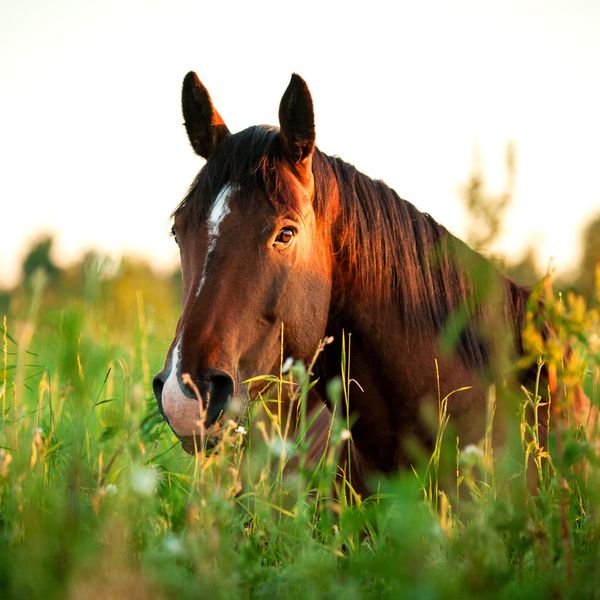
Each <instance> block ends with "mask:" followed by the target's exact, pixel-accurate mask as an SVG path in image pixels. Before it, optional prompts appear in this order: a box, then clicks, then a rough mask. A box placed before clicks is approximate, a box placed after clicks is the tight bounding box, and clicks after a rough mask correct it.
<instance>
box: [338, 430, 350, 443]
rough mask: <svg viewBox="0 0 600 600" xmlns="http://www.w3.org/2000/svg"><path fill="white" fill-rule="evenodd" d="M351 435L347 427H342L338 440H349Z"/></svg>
mask: <svg viewBox="0 0 600 600" xmlns="http://www.w3.org/2000/svg"><path fill="white" fill-rule="evenodd" d="M351 437H352V432H351V431H350V430H349V429H342V431H341V432H340V440H342V441H343V442H345V441H346V440H349V439H350V438H351Z"/></svg>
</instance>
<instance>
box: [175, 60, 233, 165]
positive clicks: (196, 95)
mask: <svg viewBox="0 0 600 600" xmlns="http://www.w3.org/2000/svg"><path fill="white" fill-rule="evenodd" d="M181 106H182V108H183V118H184V121H185V129H186V131H187V134H188V137H189V138H190V142H191V144H192V148H194V150H195V152H196V154H199V155H200V156H202V157H203V158H208V157H209V156H210V155H211V154H212V153H213V151H214V149H215V148H216V147H217V146H218V145H219V144H220V143H221V140H222V139H223V138H224V137H225V136H226V135H228V134H229V129H227V125H225V122H224V121H223V119H222V118H221V115H220V114H219V113H218V112H217V109H216V108H215V107H214V106H213V103H212V100H211V99H210V95H209V93H208V91H207V90H206V88H205V87H204V86H203V85H202V82H201V81H200V79H198V75H196V73H194V72H193V71H190V72H189V73H188V74H187V75H186V76H185V78H184V80H183V90H182V92H181Z"/></svg>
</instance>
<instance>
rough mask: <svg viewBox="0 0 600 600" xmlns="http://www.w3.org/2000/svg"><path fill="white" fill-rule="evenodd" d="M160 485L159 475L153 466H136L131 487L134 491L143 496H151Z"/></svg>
mask: <svg viewBox="0 0 600 600" xmlns="http://www.w3.org/2000/svg"><path fill="white" fill-rule="evenodd" d="M157 483H158V474H157V472H156V469H155V468H154V467H152V466H150V467H141V466H136V467H134V469H133V473H132V476H131V485H132V487H133V489H134V490H135V491H136V492H137V493H138V494H140V495H141V496H151V495H152V494H153V493H154V490H155V488H156V484H157Z"/></svg>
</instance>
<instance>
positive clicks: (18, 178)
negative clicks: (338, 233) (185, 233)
mask: <svg viewBox="0 0 600 600" xmlns="http://www.w3.org/2000/svg"><path fill="white" fill-rule="evenodd" d="M599 31H600V2H598V1H596V0H539V1H538V0H520V1H516V0H487V1H482V0H455V1H429V2H414V1H410V2H405V1H404V0H397V1H395V2H392V1H388V2H382V1H379V0H370V1H369V2H364V1H363V2H353V1H351V0H345V1H341V2H338V1H333V0H319V1H312V0H306V1H304V2H302V3H297V2H296V3H291V2H285V1H283V0H277V1H262V0H255V1H245V2H233V1H231V0H221V1H219V2H204V1H202V2H200V1H195V2H192V1H179V0H169V1H152V0H139V1H137V0H118V1H117V0H102V1H97V2H91V1H87V0H53V1H52V2H49V1H48V0H0V165H1V168H0V203H1V204H0V206H1V210H0V219H1V221H0V223H1V224H0V287H1V286H10V285H13V284H14V283H15V282H16V281H17V280H18V277H19V269H20V265H21V260H22V258H23V256H24V253H25V252H26V250H27V248H28V247H29V245H30V244H31V242H32V240H34V239H35V238H36V236H39V235H40V233H52V234H54V236H55V238H56V244H55V259H56V260H57V261H58V262H59V263H60V264H61V265H66V264H69V262H72V261H74V260H76V259H77V258H78V257H80V255H81V254H82V253H83V252H85V251H86V250H89V249H91V248H96V249H98V250H100V251H102V252H107V253H109V254H110V255H111V256H114V257H115V258H118V257H120V256H121V255H123V254H127V255H133V256H136V257H143V258H145V259H147V260H148V261H149V262H151V264H152V265H154V266H155V267H156V268H157V269H170V268H173V267H175V265H177V263H178V252H177V248H176V246H175V244H174V242H173V240H172V239H170V237H169V235H168V232H169V230H170V220H169V215H170V213H171V211H172V210H173V209H174V208H175V206H176V205H177V204H178V202H179V201H180V200H181V198H182V197H183V195H184V193H185V192H186V190H187V187H188V186H189V184H190V183H191V181H192V180H193V178H194V176H195V175H196V173H197V171H198V170H199V169H200V168H201V166H202V164H203V161H202V159H201V158H199V157H198V156H196V155H195V154H194V153H193V151H192V149H191V147H190V145H189V142H188V140H187V137H186V134H185V130H184V128H183V125H182V122H183V119H182V116H181V105H180V94H181V82H182V79H183V77H184V75H185V73H186V72H187V71H189V70H195V71H196V72H197V73H198V75H199V76H200V78H201V79H202V81H203V82H204V84H205V85H206V87H207V88H208V89H209V91H210V93H211V96H212V98H213V101H214V103H215V105H216V107H217V109H218V110H219V112H220V113H221V115H222V116H223V118H224V120H225V121H226V123H227V125H228V127H229V129H230V130H231V131H238V130H241V129H243V128H245V127H248V126H250V125H254V124H258V123H270V124H277V110H278V107H279V101H280V99H281V95H282V94H283V91H284V90H285V88H286V86H287V83H288V81H289V77H290V75H291V73H292V72H297V73H299V74H300V75H302V76H303V77H304V79H305V80H306V81H307V83H308V85H309V88H310V90H311V93H312V96H313V102H314V106H315V117H316V131H317V144H318V145H319V147H320V148H321V150H323V151H325V152H327V153H328V154H335V155H338V156H341V157H342V158H344V159H345V160H347V161H348V162H351V163H353V164H354V165H356V166H357V167H358V168H359V169H360V170H361V171H363V172H364V173H366V174H368V175H371V176H372V177H375V178H381V179H383V180H384V181H386V182H387V183H388V184H389V185H390V186H391V187H393V188H394V189H395V190H396V191H397V192H398V193H399V194H400V196H402V197H403V198H406V199H408V200H410V201H411V202H412V203H413V204H415V205H416V206H417V207H418V208H419V209H420V210H423V211H426V212H429V213H430V214H431V215H432V216H433V217H434V218H435V219H436V220H437V221H439V222H440V223H442V224H444V225H445V226H446V227H448V228H449V229H450V230H451V231H452V232H453V233H455V234H456V235H458V236H459V237H460V236H461V235H463V234H464V232H465V231H466V222H467V219H466V215H465V213H464V210H463V208H462V204H461V199H460V192H461V189H462V186H464V184H465V183H466V181H467V179H468V177H469V175H470V173H471V171H472V168H473V165H474V162H475V161H478V163H479V165H480V166H481V169H482V171H483V173H484V176H485V178H486V182H487V184H488V187H489V190H490V192H497V191H499V190H500V189H501V188H502V186H503V182H504V175H505V170H504V154H505V150H506V146H507V144H508V143H511V142H512V143H514V145H515V148H516V160H517V179H516V189H515V196H514V200H513V204H512V206H511V208H510V210H509V213H508V215H507V218H506V226H505V230H504V233H503V235H502V237H501V239H500V240H499V244H498V246H497V249H498V250H500V251H502V252H504V253H505V254H507V255H508V256H510V257H517V256H518V255H519V253H520V252H522V251H523V250H524V249H525V248H527V247H528V246H530V245H533V246H534V247H535V249H536V252H537V256H538V260H539V262H540V265H542V266H543V267H545V266H546V265H547V264H548V262H549V261H550V260H551V259H553V260H554V264H555V265H556V267H557V268H558V269H559V270H560V271H568V270H569V269H572V268H573V267H574V266H575V265H576V263H577V260H578V256H579V251H580V247H579V236H580V234H581V231H582V228H583V227H584V226H585V224H586V223H587V222H588V221H589V220H590V219H592V218H594V217H596V216H597V215H598V214H600V109H599V108H598V107H600V35H599V34H598V32H599Z"/></svg>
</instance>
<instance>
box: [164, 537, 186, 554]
mask: <svg viewBox="0 0 600 600" xmlns="http://www.w3.org/2000/svg"><path fill="white" fill-rule="evenodd" d="M163 547H164V549H165V551H166V552H167V554H170V555H171V556H181V555H182V554H183V543H182V542H181V539H180V538H179V537H177V536H176V535H174V534H172V533H168V534H167V535H166V536H165V538H164V540H163Z"/></svg>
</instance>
